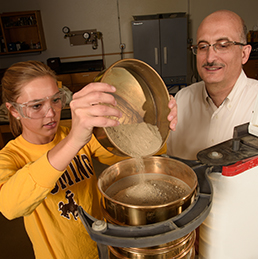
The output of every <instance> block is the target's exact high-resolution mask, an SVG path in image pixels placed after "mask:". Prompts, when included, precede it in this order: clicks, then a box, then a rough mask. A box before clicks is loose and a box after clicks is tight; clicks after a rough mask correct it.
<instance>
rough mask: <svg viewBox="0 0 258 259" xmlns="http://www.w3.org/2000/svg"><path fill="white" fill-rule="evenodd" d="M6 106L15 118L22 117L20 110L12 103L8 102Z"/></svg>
mask: <svg viewBox="0 0 258 259" xmlns="http://www.w3.org/2000/svg"><path fill="white" fill-rule="evenodd" d="M5 106H6V108H7V109H8V110H9V112H10V113H11V114H12V115H13V117H14V118H16V119H18V118H19V117H20V114H19V112H18V111H17V110H16V109H15V108H14V107H13V105H12V104H10V103H8V102H6V103H5Z"/></svg>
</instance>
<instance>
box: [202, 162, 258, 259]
mask: <svg viewBox="0 0 258 259" xmlns="http://www.w3.org/2000/svg"><path fill="white" fill-rule="evenodd" d="M209 177H210V180H211V182H212V186H213V200H212V208H211V211H210V213H209V215H208V217H207V218H206V219H205V221H204V222H203V223H202V224H201V226H200V232H199V259H257V258H258V249H257V243H258V157H253V158H248V159H245V160H242V161H240V162H237V163H236V164H234V165H231V166H227V167H223V170H222V173H221V172H219V173H211V174H210V176H209Z"/></svg>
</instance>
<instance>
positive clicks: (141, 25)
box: [132, 19, 161, 73]
mask: <svg viewBox="0 0 258 259" xmlns="http://www.w3.org/2000/svg"><path fill="white" fill-rule="evenodd" d="M132 31H133V50H134V58H135V59H139V60H142V61H144V62H146V63H147V64H149V65H150V66H151V67H153V68H154V69H155V70H156V71H157V72H158V73H160V72H161V67H160V43H159V20H158V19H157V20H142V21H133V22H132Z"/></svg>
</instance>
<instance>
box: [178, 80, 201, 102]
mask: <svg viewBox="0 0 258 259" xmlns="http://www.w3.org/2000/svg"><path fill="white" fill-rule="evenodd" d="M204 87H205V85H204V82H203V81H200V82H197V83H193V84H191V85H189V86H186V87H184V88H182V89H181V90H180V91H178V92H177V94H176V99H177V98H181V97H184V98H186V97H187V96H188V97H191V96H197V95H200V94H202V93H203V89H204Z"/></svg>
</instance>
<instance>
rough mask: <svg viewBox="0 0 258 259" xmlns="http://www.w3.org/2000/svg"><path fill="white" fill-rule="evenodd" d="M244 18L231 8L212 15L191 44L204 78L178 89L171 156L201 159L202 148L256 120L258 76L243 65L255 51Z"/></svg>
mask: <svg viewBox="0 0 258 259" xmlns="http://www.w3.org/2000/svg"><path fill="white" fill-rule="evenodd" d="M246 43H247V42H246V26H245V24H244V22H243V20H242V19H241V18H240V17H239V16H238V15H237V14H235V13H233V12H231V11H228V10H220V11H216V12H214V13H212V14H210V15H209V16H207V17H206V18H205V19H204V20H203V21H202V23H201V24H200V26H199V28H198V31H197V45H195V46H193V47H192V50H193V53H194V54H195V55H196V59H197V69H198V72H199V75H200V77H201V78H202V80H203V81H201V82H198V83H195V84H193V85H191V86H188V87H186V88H184V89H182V90H180V91H179V92H178V94H177V95H176V97H175V98H176V102H177V112H178V113H177V119H178V123H177V126H176V131H175V132H171V133H170V136H169V139H168V141H167V144H168V151H167V154H168V155H170V156H175V157H180V158H183V159H190V160H194V159H196V155H197V153H198V152H199V151H201V150H203V149H205V148H208V147H210V146H214V145H215V144H218V143H221V142H223V141H226V140H228V139H230V138H232V137H233V129H234V127H235V126H237V125H241V124H243V123H247V122H249V121H250V119H251V114H252V111H253V108H254V104H255V100H256V96H257V93H258V81H256V80H253V79H248V78H247V77H246V75H245V73H244V72H243V70H242V65H243V64H245V63H246V62H247V60H248V58H249V55H250V52H251V46H250V45H247V44H246Z"/></svg>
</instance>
